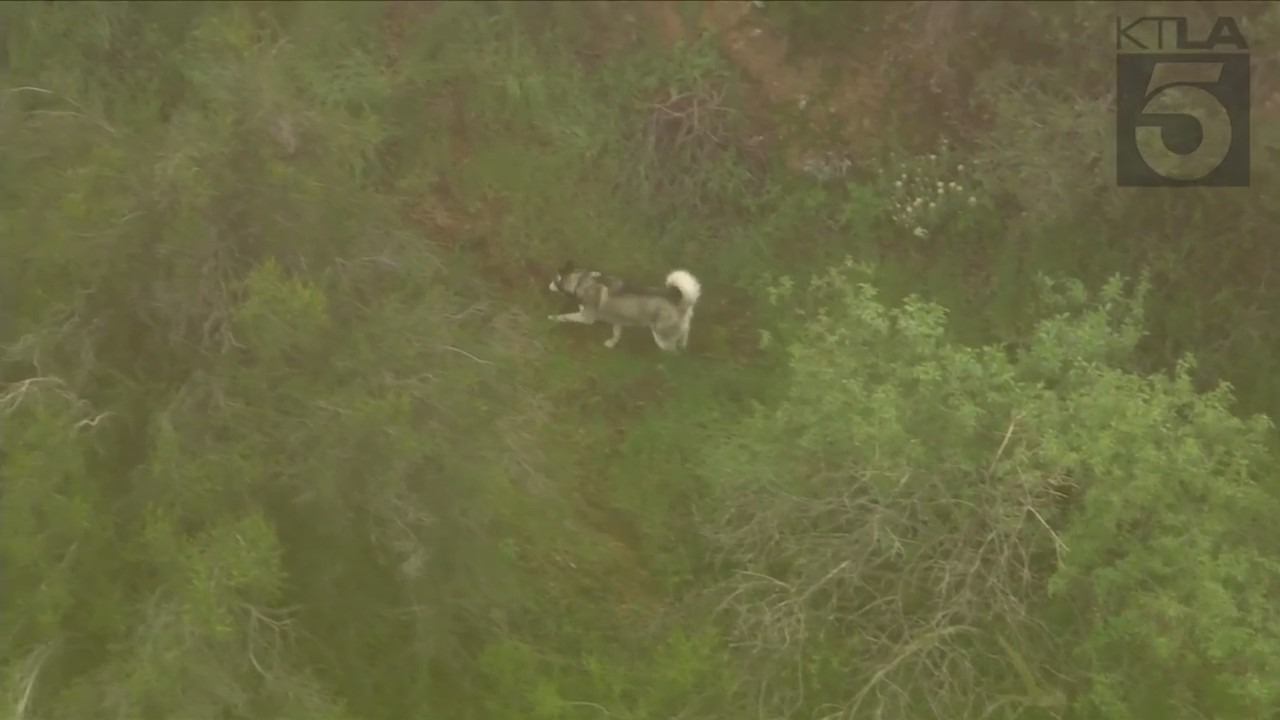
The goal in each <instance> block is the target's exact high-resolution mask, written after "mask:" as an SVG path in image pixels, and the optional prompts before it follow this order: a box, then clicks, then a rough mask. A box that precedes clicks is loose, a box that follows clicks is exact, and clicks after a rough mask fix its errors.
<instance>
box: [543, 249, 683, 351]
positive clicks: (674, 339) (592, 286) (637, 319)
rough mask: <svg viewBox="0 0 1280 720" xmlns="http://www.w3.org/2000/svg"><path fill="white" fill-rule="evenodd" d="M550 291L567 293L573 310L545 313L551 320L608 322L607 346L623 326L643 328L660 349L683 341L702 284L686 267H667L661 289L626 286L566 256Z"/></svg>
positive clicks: (614, 342) (678, 346)
mask: <svg viewBox="0 0 1280 720" xmlns="http://www.w3.org/2000/svg"><path fill="white" fill-rule="evenodd" d="M550 290H551V291H552V292H558V293H562V294H564V295H567V296H569V297H570V298H573V299H574V300H575V301H577V303H578V311H577V312H572V313H565V314H563V315H550V316H549V318H550V319H551V320H554V321H556V322H576V323H582V324H584V325H591V324H594V323H596V322H603V323H609V324H610V325H612V326H613V336H612V337H610V338H609V339H608V340H605V341H604V346H605V347H607V348H610V349H612V348H613V347H614V346H615V345H617V344H618V340H619V339H621V338H622V328H624V327H645V326H647V327H648V328H649V330H650V332H652V333H653V341H654V342H655V343H657V344H658V347H659V348H661V349H662V350H664V351H666V352H675V351H676V350H679V349H683V348H685V347H687V346H688V345H689V324H690V323H691V322H692V321H693V308H694V306H695V305H697V304H698V298H699V297H700V296H701V295H702V285H701V284H700V283H699V282H698V279H697V278H695V277H694V276H693V275H692V274H691V273H689V272H688V271H686V270H672V271H671V273H670V274H668V275H667V283H666V287H665V288H649V287H632V286H629V285H628V284H627V283H625V282H624V281H623V280H622V279H621V278H617V277H614V276H612V275H605V274H603V273H599V272H595V271H593V270H582V269H579V268H576V267H574V265H573V262H572V261H569V262H566V263H565V264H564V266H563V267H561V268H560V271H559V272H557V273H556V276H555V279H554V280H552V281H551V286H550Z"/></svg>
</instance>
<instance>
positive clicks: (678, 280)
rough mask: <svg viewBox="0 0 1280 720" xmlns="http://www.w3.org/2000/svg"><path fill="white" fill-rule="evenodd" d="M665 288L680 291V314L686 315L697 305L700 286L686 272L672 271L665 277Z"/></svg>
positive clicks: (700, 291)
mask: <svg viewBox="0 0 1280 720" xmlns="http://www.w3.org/2000/svg"><path fill="white" fill-rule="evenodd" d="M667 287H673V288H675V289H677V290H679V291H680V314H681V315H688V314H689V311H690V310H693V306H694V305H696V304H698V298H699V297H701V295H702V284H701V283H699V282H698V278H696V277H694V276H693V274H692V273H690V272H689V271H687V270H672V271H671V274H670V275H667Z"/></svg>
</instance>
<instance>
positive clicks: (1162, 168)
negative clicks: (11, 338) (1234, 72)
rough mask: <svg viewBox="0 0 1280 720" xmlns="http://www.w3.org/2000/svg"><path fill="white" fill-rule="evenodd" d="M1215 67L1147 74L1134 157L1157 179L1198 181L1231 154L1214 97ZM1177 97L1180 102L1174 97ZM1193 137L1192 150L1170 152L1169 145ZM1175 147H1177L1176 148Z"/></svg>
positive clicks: (1189, 65)
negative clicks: (1196, 139) (1211, 90)
mask: <svg viewBox="0 0 1280 720" xmlns="http://www.w3.org/2000/svg"><path fill="white" fill-rule="evenodd" d="M1221 78H1222V63H1220V62H1213V63H1210V62H1161V63H1157V64H1156V66H1155V67H1154V68H1152V72H1151V81H1150V82H1148V83H1147V92H1146V95H1145V97H1144V100H1145V102H1144V103H1143V107H1142V112H1141V113H1140V114H1139V115H1138V118H1137V122H1136V123H1135V125H1136V127H1135V128H1134V132H1135V134H1136V136H1137V141H1138V152H1139V153H1140V154H1141V155H1142V159H1143V160H1145V161H1146V163H1147V165H1148V166H1149V167H1150V168H1151V169H1152V170H1154V171H1156V172H1157V173H1159V174H1160V175H1161V176H1163V177H1167V178H1172V179H1175V180H1182V181H1188V180H1199V179H1200V178H1203V177H1205V176H1206V175H1208V174H1209V173H1211V172H1213V171H1214V170H1215V169H1217V168H1218V166H1219V165H1221V164H1222V161H1223V160H1225V159H1227V153H1229V152H1230V151H1231V115H1230V113H1228V112H1227V108H1226V107H1224V106H1223V105H1222V101H1221V100H1219V99H1218V96H1217V95H1214V94H1213V93H1212V92H1209V91H1208V90H1206V89H1205V87H1206V86H1207V87H1210V88H1212V87H1216V86H1217V85H1218V83H1219V81H1220V80H1221ZM1179 96H1181V97H1179ZM1197 135H1198V136H1199V138H1200V142H1199V143H1197V144H1196V145H1195V147H1194V148H1187V149H1188V150H1190V152H1187V151H1186V150H1183V149H1182V148H1177V149H1174V148H1170V147H1169V141H1170V140H1175V141H1177V140H1183V139H1190V138H1194V137H1196V136H1197ZM1179 144H1180V145H1181V144H1183V143H1179Z"/></svg>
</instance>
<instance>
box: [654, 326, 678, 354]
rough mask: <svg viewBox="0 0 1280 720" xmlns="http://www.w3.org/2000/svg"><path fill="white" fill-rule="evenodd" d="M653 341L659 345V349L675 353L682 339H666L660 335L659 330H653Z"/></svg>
mask: <svg viewBox="0 0 1280 720" xmlns="http://www.w3.org/2000/svg"><path fill="white" fill-rule="evenodd" d="M653 341H654V342H655V343H657V344H658V347H659V348H661V349H663V350H665V351H667V352H675V351H676V348H677V347H678V346H679V344H680V338H678V337H676V338H665V337H663V336H662V335H661V334H659V333H658V329H657V328H654V329H653Z"/></svg>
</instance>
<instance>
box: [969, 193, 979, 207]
mask: <svg viewBox="0 0 1280 720" xmlns="http://www.w3.org/2000/svg"><path fill="white" fill-rule="evenodd" d="M977 204H978V198H976V197H974V196H972V195H970V196H969V207H973V206H974V205H977Z"/></svg>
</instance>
